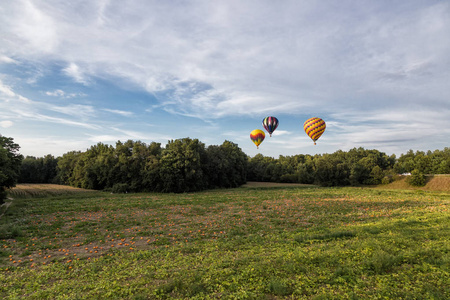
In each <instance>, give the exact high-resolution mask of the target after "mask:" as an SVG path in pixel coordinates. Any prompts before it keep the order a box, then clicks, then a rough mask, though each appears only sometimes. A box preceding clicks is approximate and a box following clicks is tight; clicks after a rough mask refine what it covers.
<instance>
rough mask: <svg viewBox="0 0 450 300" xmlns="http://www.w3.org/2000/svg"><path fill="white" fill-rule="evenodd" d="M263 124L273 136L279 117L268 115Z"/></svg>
mask: <svg viewBox="0 0 450 300" xmlns="http://www.w3.org/2000/svg"><path fill="white" fill-rule="evenodd" d="M262 124H263V126H264V129H266V130H267V132H268V133H269V135H270V136H272V132H274V130H275V129H277V127H278V119H277V118H275V117H266V118H264V120H262Z"/></svg>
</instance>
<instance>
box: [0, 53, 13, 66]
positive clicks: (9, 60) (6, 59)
mask: <svg viewBox="0 0 450 300" xmlns="http://www.w3.org/2000/svg"><path fill="white" fill-rule="evenodd" d="M0 62H1V63H7V64H17V61H16V60H14V59H12V58H11V57H8V56H5V55H0Z"/></svg>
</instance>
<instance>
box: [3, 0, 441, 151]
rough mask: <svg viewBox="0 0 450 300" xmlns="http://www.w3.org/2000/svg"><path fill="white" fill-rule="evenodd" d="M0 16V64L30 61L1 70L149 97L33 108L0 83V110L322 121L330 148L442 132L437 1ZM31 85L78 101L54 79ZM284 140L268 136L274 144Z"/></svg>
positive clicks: (68, 10)
mask: <svg viewBox="0 0 450 300" xmlns="http://www.w3.org/2000/svg"><path fill="white" fill-rule="evenodd" d="M1 10H2V16H3V17H2V18H1V19H0V36H2V48H1V50H0V64H3V65H11V64H13V65H14V66H16V65H22V66H23V65H24V64H29V65H30V66H31V67H29V70H23V71H22V74H21V75H17V74H15V75H12V74H13V72H11V74H10V75H8V76H11V77H13V76H18V77H25V78H28V79H29V80H28V84H29V85H34V86H39V84H44V81H45V80H43V79H44V78H45V76H47V75H48V74H52V75H54V74H58V76H59V77H64V78H59V77H58V80H59V81H64V80H66V79H70V80H69V81H71V83H75V84H76V86H77V87H81V88H80V90H82V88H87V87H90V88H93V87H95V86H96V84H98V83H99V82H107V83H108V84H110V85H113V86H115V87H118V88H120V89H121V90H124V91H130V90H131V91H139V92H145V93H147V94H148V95H151V96H152V100H151V101H145V100H142V99H140V100H136V101H135V100H133V99H127V100H126V101H130V103H133V105H135V106H131V105H130V107H133V109H131V108H130V109H128V108H126V109H123V110H116V109H109V108H104V107H120V108H123V106H114V105H109V103H108V104H105V103H106V102H107V101H106V100H105V101H104V102H103V103H102V104H94V102H95V101H96V100H89V101H92V102H89V101H88V100H87V101H86V102H84V103H81V102H77V103H75V102H74V103H71V104H70V105H67V106H65V105H55V104H54V103H52V102H49V103H47V104H48V105H45V104H44V105H42V107H41V108H37V107H36V105H35V102H37V101H38V100H39V102H40V103H42V102H44V101H43V100H41V99H37V98H32V97H30V96H29V94H27V93H25V92H23V93H22V92H17V93H16V92H15V91H18V90H19V89H14V85H13V84H10V82H14V81H7V80H5V79H4V78H5V77H2V79H4V81H3V82H7V83H8V84H5V83H3V82H2V81H0V94H1V95H2V97H1V98H0V103H1V102H2V101H3V102H6V101H9V102H8V109H10V108H9V107H10V106H9V104H11V101H16V102H27V101H28V102H29V105H30V107H31V108H30V109H31V110H33V111H36V112H37V115H40V116H44V115H46V116H48V117H49V119H47V121H50V120H52V118H54V119H53V121H54V122H56V121H58V122H59V121H61V120H62V119H65V118H66V119H67V120H70V121H71V122H74V126H78V125H75V124H76V123H77V122H78V123H80V124H96V122H95V121H94V120H93V118H95V117H98V116H99V114H98V109H97V106H96V105H99V107H102V108H99V109H100V110H102V111H103V112H108V113H110V114H114V115H115V118H119V117H130V116H136V115H137V114H138V113H137V112H138V111H139V112H147V113H151V114H156V113H159V112H167V113H168V114H170V115H172V116H173V118H174V119H177V118H192V119H200V120H203V121H204V122H207V123H206V124H208V125H210V126H212V123H213V122H216V121H218V120H223V119H226V118H229V117H235V116H240V117H243V118H253V117H254V116H258V118H259V116H264V115H266V114H270V115H284V116H301V117H303V116H306V115H313V116H324V117H328V119H327V121H329V123H328V124H329V126H328V128H327V132H326V134H328V137H329V139H328V140H329V141H330V142H331V141H333V143H335V145H339V142H341V143H342V145H344V146H352V145H359V144H372V143H371V142H374V143H373V145H375V144H376V143H377V142H379V143H380V144H381V143H383V141H385V144H389V141H392V140H395V137H396V136H397V137H398V136H403V137H402V138H401V139H403V140H411V139H413V138H414V135H416V136H419V138H417V139H415V140H420V137H422V136H426V134H427V132H428V134H430V133H429V132H430V131H432V132H434V133H433V134H442V132H445V134H448V132H447V130H446V129H445V127H444V126H443V125H442V124H445V126H447V128H448V127H449V126H448V125H449V124H448V112H449V110H450V102H449V100H448V95H449V94H450V85H449V84H448V82H449V81H450V71H449V70H450V54H449V53H450V36H449V34H448V33H449V32H450V3H448V2H446V1H436V2H434V1H433V2H424V1H412V2H408V3H403V2H395V3H391V2H386V1H373V2H370V3H367V2H364V3H362V2H355V1H353V2H343V3H340V4H339V5H337V4H335V3H333V2H332V1H325V2H322V1H316V2H310V1H295V0H291V1H290V0H288V1H285V2H283V5H277V4H274V3H273V2H270V1H235V0H231V1H224V2H214V3H212V2H210V1H196V2H183V3H178V4H177V5H174V4H173V3H172V2H170V1H169V2H167V1H166V2H164V1H150V2H145V1H131V2H130V3H128V4H127V6H126V7H124V6H123V4H122V3H118V2H115V1H107V0H102V1H87V2H75V3H72V2H65V1H56V2H52V3H47V2H43V1H37V0H18V1H12V2H11V1H10V2H7V3H2V4H1ZM74 12H75V13H74ZM33 68H34V69H33ZM32 69H33V70H32ZM55 69H56V70H55ZM24 74H25V75H24ZM30 74H31V75H30ZM33 74H35V75H36V74H38V76H37V75H36V76H33ZM60 75H63V76H60ZM18 81H19V80H17V82H18ZM46 84H48V83H46ZM64 84H67V83H66V82H64ZM27 88H28V89H30V88H29V87H24V88H23V89H22V90H21V91H25V90H27ZM40 91H41V92H40V93H41V95H43V93H45V96H49V97H55V98H58V97H59V98H64V99H67V98H77V96H75V95H81V94H79V93H81V91H80V92H79V93H78V92H77V91H76V89H72V90H71V91H72V93H69V92H66V86H65V85H63V84H61V85H57V84H55V85H50V84H49V86H45V87H40ZM42 91H47V92H42ZM67 91H69V89H67ZM86 98H88V97H86ZM30 99H34V101H31V100H30ZM154 99H156V101H154ZM46 100H48V97H46ZM54 100H55V99H54ZM111 101H113V100H111ZM115 101H125V100H123V99H120V100H115ZM139 101H142V102H139ZM3 107H6V106H3ZM137 107H138V108H137ZM408 107H413V109H408ZM23 108H24V110H26V109H25V107H23ZM5 110H6V108H5ZM71 112H73V114H72V115H71ZM420 112H423V113H420ZM52 113H56V114H52ZM58 114H63V115H64V116H61V115H58ZM102 115H108V114H102ZM431 118H432V120H431ZM40 120H44V118H42V117H41V118H40ZM53 121H52V122H53ZM224 123H225V122H224ZM411 123H415V124H416V126H417V128H412V127H411ZM439 124H441V125H439ZM338 129H339V132H338V131H337V130H338ZM226 131H234V129H233V130H221V132H226ZM236 131H238V130H236ZM290 132H293V130H292V129H291V128H288V129H280V130H279V131H278V132H277V135H278V137H279V138H280V140H283V141H287V140H288V137H292V134H290ZM338 133H339V137H338ZM125 135H127V134H125ZM246 135H248V134H245V136H246ZM99 136H100V135H99ZM104 136H113V135H112V134H111V135H110V134H104ZM137 136H142V135H140V134H138V135H137ZM221 136H225V133H221ZM446 136H447V140H448V135H446ZM441 137H442V135H441ZM287 144H288V142H286V147H289V146H288V145H287ZM336 147H337V146H336Z"/></svg>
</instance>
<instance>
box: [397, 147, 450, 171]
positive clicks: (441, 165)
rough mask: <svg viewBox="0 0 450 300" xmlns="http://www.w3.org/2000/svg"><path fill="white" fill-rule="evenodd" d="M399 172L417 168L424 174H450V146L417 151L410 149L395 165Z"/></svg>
mask: <svg viewBox="0 0 450 300" xmlns="http://www.w3.org/2000/svg"><path fill="white" fill-rule="evenodd" d="M394 168H395V170H396V171H397V173H400V174H402V173H410V172H412V170H414V169H417V170H419V171H420V172H422V173H423V174H450V148H449V147H445V148H444V150H435V151H431V150H429V151H427V152H426V153H425V152H423V151H416V152H415V153H414V151H413V150H409V151H408V152H407V153H406V154H402V155H401V156H400V157H399V158H398V160H397V162H396V163H395V166H394Z"/></svg>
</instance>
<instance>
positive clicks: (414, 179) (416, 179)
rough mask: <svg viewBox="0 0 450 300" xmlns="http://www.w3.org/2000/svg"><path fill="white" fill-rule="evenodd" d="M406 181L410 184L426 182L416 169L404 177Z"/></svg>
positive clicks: (419, 184)
mask: <svg viewBox="0 0 450 300" xmlns="http://www.w3.org/2000/svg"><path fill="white" fill-rule="evenodd" d="M406 182H408V184H410V185H412V186H424V185H425V183H426V180H425V175H424V174H423V173H422V172H420V171H419V170H417V169H414V170H412V171H411V175H410V176H409V177H408V178H407V179H406Z"/></svg>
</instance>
